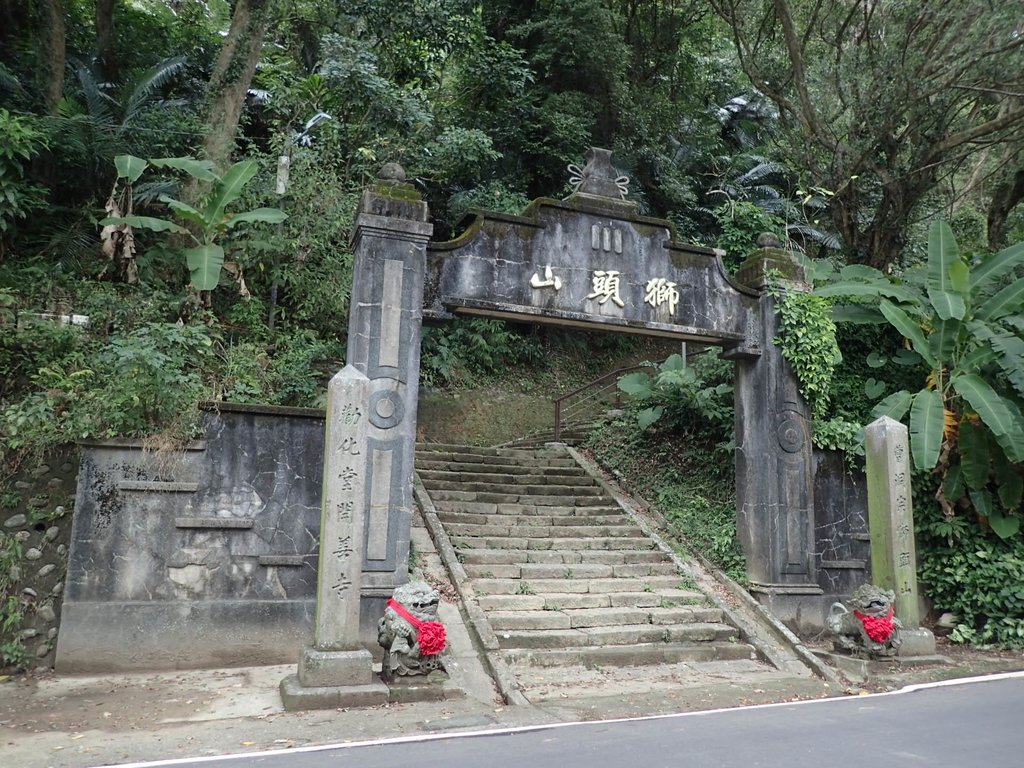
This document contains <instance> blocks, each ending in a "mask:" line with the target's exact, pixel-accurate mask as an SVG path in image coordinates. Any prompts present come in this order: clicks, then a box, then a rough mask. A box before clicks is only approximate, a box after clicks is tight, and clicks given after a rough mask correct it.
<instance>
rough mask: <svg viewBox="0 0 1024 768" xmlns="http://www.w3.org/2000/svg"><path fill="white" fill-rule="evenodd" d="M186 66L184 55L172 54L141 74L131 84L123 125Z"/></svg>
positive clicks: (133, 117)
mask: <svg viewBox="0 0 1024 768" xmlns="http://www.w3.org/2000/svg"><path fill="white" fill-rule="evenodd" d="M184 68H185V57H184V56H172V57H171V58H168V59H164V60H163V61H161V62H158V63H157V64H156V65H155V66H153V67H151V68H150V69H147V70H146V71H145V72H143V73H142V74H141V75H140V76H139V79H138V81H136V82H135V83H132V84H130V87H131V93H130V94H129V96H128V100H127V102H126V103H125V107H124V119H123V120H122V121H121V124H122V125H128V124H129V123H131V122H132V121H133V120H134V119H135V118H136V117H137V116H138V114H139V112H140V111H141V110H142V109H143V108H144V107H145V106H146V105H147V104H148V103H149V102H150V101H152V100H153V98H154V96H156V95H157V94H158V93H159V92H160V89H161V88H163V87H164V86H165V85H166V84H167V83H168V82H170V81H171V80H172V79H173V78H174V77H175V76H176V75H177V74H178V73H179V72H181V71H182V70H183V69H184Z"/></svg>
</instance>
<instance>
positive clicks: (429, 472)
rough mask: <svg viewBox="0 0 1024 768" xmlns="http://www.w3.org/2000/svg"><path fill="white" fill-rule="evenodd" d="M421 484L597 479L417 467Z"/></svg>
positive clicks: (580, 482) (583, 482) (582, 483)
mask: <svg viewBox="0 0 1024 768" xmlns="http://www.w3.org/2000/svg"><path fill="white" fill-rule="evenodd" d="M416 471H417V472H418V473H419V476H420V479H421V480H422V481H423V484H424V485H425V486H426V487H428V488H432V487H435V484H436V483H492V484H495V485H515V486H517V487H518V486H523V485H570V486H592V485H596V484H597V481H596V480H594V478H592V477H591V476H590V475H588V474H582V475H546V474H540V473H534V472H531V473H528V474H524V473H514V472H494V471H491V472H469V471H466V470H461V469H460V470H439V469H417V470H416Z"/></svg>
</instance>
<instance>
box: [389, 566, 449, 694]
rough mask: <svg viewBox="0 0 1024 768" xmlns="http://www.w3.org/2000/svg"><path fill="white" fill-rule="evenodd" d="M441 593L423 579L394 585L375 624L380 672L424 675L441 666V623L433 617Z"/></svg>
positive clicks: (435, 615)
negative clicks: (380, 654) (396, 586)
mask: <svg viewBox="0 0 1024 768" xmlns="http://www.w3.org/2000/svg"><path fill="white" fill-rule="evenodd" d="M440 599H441V595H440V594H439V593H438V591H437V590H436V589H434V588H433V587H431V586H430V585H429V584H427V583H426V582H423V581H412V582H409V583H408V584H403V585H402V586H400V587H398V588H397V589H395V592H394V595H393V596H392V598H391V599H390V600H388V604H387V607H386V608H385V609H384V615H383V616H382V617H381V620H380V622H379V623H378V624H377V643H378V644H379V645H380V646H381V648H383V649H384V661H383V663H382V665H381V675H382V677H383V678H384V679H385V680H388V679H392V678H394V677H395V676H406V675H428V674H430V673H431V672H433V671H434V670H436V669H444V663H443V661H442V659H441V651H443V650H444V648H445V645H446V638H445V630H444V625H442V624H441V623H440V622H439V621H438V620H437V605H438V603H439V602H440Z"/></svg>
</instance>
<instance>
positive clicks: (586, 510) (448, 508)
mask: <svg viewBox="0 0 1024 768" xmlns="http://www.w3.org/2000/svg"><path fill="white" fill-rule="evenodd" d="M436 496H437V494H430V499H431V501H433V502H434V508H435V509H436V510H437V511H438V512H439V513H440V512H446V513H448V512H451V513H456V514H467V515H494V514H497V515H520V516H526V515H536V516H541V517H543V516H546V515H559V516H562V517H576V518H590V517H594V516H598V517H600V516H607V515H621V514H622V509H621V507H618V506H616V505H614V504H605V505H600V504H594V505H587V506H579V507H577V506H574V505H573V506H564V505H549V506H548V505H546V506H540V507H538V506H537V505H536V504H519V503H518V502H515V503H511V504H495V503H488V502H482V501H459V500H446V499H440V498H435V497H436Z"/></svg>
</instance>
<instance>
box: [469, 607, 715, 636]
mask: <svg viewBox="0 0 1024 768" xmlns="http://www.w3.org/2000/svg"><path fill="white" fill-rule="evenodd" d="M487 620H488V621H489V622H490V623H491V627H492V628H493V629H494V631H495V632H500V631H503V630H519V629H529V630H534V629H590V628H594V627H617V626H626V625H641V624H651V625H652V626H653V625H657V626H668V625H676V624H697V623H703V624H712V623H721V621H722V611H721V610H720V609H718V608H631V607H619V608H610V607H609V608H573V609H564V610H550V609H542V610H539V611H538V610H526V611H501V610H495V611H491V612H489V613H488V614H487Z"/></svg>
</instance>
